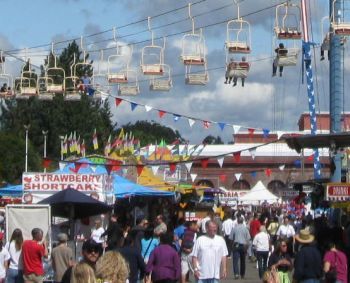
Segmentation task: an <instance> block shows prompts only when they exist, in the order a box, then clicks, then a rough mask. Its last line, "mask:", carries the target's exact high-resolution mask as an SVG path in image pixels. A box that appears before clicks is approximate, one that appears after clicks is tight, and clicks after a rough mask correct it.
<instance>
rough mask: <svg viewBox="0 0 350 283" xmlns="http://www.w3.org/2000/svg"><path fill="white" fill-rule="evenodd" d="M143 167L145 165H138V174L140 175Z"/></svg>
mask: <svg viewBox="0 0 350 283" xmlns="http://www.w3.org/2000/svg"><path fill="white" fill-rule="evenodd" d="M143 167H145V166H144V165H136V169H137V176H140V175H141V173H142V171H143Z"/></svg>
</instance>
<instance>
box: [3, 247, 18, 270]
mask: <svg viewBox="0 0 350 283" xmlns="http://www.w3.org/2000/svg"><path fill="white" fill-rule="evenodd" d="M4 249H6V250H7V251H8V252H9V254H10V258H11V259H10V266H9V268H11V269H16V270H18V261H19V257H20V256H21V252H22V250H19V251H17V250H16V242H15V241H12V242H11V244H10V243H9V242H7V243H6V245H5V247H4Z"/></svg>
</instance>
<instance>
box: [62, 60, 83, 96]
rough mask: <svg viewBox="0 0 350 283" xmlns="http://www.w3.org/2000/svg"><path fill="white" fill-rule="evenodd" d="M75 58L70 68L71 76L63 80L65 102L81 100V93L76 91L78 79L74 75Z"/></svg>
mask: <svg viewBox="0 0 350 283" xmlns="http://www.w3.org/2000/svg"><path fill="white" fill-rule="evenodd" d="M74 65H75V56H74V61H73V64H72V65H71V67H70V73H71V75H70V76H68V77H66V78H65V94H64V100H66V101H79V100H80V98H81V91H79V89H78V82H79V78H78V77H76V76H75V75H74V71H73V69H74Z"/></svg>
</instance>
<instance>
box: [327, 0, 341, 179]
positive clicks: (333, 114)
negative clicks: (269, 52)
mask: <svg viewBox="0 0 350 283" xmlns="http://www.w3.org/2000/svg"><path fill="white" fill-rule="evenodd" d="M343 6H344V0H329V14H330V17H329V18H330V20H331V25H332V23H338V22H341V21H342V10H341V9H342V7H343ZM342 40H343V39H342V36H341V35H338V34H336V33H335V32H334V27H332V26H331V28H330V60H329V95H330V99H329V115H330V133H332V134H336V133H340V132H341V131H342V117H341V115H342V105H343V95H344V86H343V79H344V74H343V68H344V61H343V55H344V48H343V46H342ZM331 158H332V161H333V163H334V165H335V170H334V173H333V174H332V175H331V181H332V182H340V181H341V153H339V152H338V151H337V149H335V152H331Z"/></svg>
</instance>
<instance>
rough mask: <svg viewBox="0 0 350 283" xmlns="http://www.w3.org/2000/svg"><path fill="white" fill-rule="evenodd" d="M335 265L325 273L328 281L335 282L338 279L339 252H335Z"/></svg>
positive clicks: (329, 282)
mask: <svg viewBox="0 0 350 283" xmlns="http://www.w3.org/2000/svg"><path fill="white" fill-rule="evenodd" d="M334 262H335V263H334V266H331V267H330V268H329V270H328V271H327V272H326V274H325V278H326V282H327V283H335V282H336V281H337V275H338V272H337V252H334Z"/></svg>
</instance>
